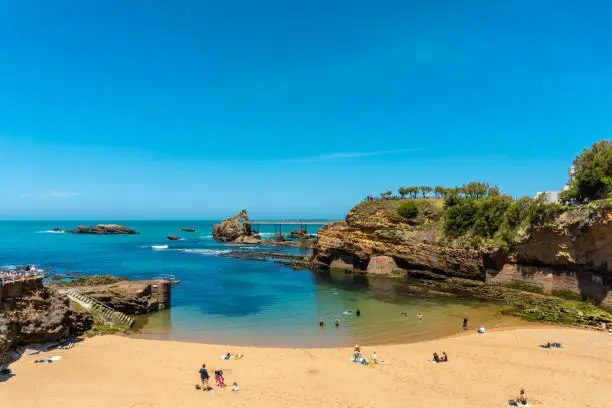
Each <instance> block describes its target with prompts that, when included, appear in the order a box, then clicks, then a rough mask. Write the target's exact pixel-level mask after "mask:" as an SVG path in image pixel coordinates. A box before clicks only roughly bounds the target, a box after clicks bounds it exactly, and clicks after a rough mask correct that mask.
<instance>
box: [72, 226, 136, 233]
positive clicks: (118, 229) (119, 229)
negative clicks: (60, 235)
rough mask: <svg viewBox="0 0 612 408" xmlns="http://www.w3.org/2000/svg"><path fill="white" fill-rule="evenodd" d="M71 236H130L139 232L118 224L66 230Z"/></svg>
mask: <svg viewBox="0 0 612 408" xmlns="http://www.w3.org/2000/svg"><path fill="white" fill-rule="evenodd" d="M65 232H68V233H71V234H96V235H130V234H139V232H138V231H135V230H133V229H130V228H128V227H124V226H123V225H118V224H98V225H94V226H92V227H86V226H84V225H79V226H78V227H77V228H76V229H73V230H66V231H65Z"/></svg>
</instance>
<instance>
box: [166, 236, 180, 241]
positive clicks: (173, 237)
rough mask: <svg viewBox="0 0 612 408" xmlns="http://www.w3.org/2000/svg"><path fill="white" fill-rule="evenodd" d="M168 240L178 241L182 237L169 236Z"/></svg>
mask: <svg viewBox="0 0 612 408" xmlns="http://www.w3.org/2000/svg"><path fill="white" fill-rule="evenodd" d="M166 238H168V240H170V241H178V240H179V239H181V237H177V236H176V235H168V236H167V237H166Z"/></svg>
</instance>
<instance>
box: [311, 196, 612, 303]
mask: <svg viewBox="0 0 612 408" xmlns="http://www.w3.org/2000/svg"><path fill="white" fill-rule="evenodd" d="M605 204H606V203H605V202H604V203H603V204H598V205H597V204H593V205H592V206H587V207H583V208H577V209H573V210H570V211H567V212H564V213H563V214H561V215H560V216H559V217H558V218H557V219H556V220H555V222H554V223H552V224H550V225H546V226H542V227H539V228H536V229H535V230H534V231H533V232H532V233H530V234H527V235H525V236H524V237H523V238H522V239H521V240H520V241H518V242H517V244H516V245H513V246H511V247H507V248H495V247H474V246H472V245H466V243H465V242H461V241H460V240H456V241H448V240H447V239H445V237H444V236H443V234H442V232H441V225H440V223H435V222H430V223H425V224H422V225H413V224H411V223H408V222H405V220H402V219H401V218H399V217H397V216H396V214H395V212H394V211H389V210H388V207H390V205H389V204H388V203H386V202H384V201H382V202H380V203H378V202H367V203H362V204H359V205H357V206H355V207H354V208H353V209H352V210H351V211H350V212H349V213H348V215H347V216H346V219H345V221H344V222H339V223H335V224H331V225H327V226H325V227H323V228H321V229H320V230H319V232H318V236H317V239H316V240H315V242H314V247H313V251H312V254H311V257H310V265H311V267H312V268H313V269H341V270H346V271H350V272H356V273H366V274H382V275H395V276H405V275H406V274H407V273H408V272H409V271H412V272H414V271H417V272H420V273H422V274H425V275H428V276H431V277H434V278H435V279H438V280H444V279H448V278H464V279H471V280H474V281H478V282H484V283H485V284H492V285H502V286H507V287H515V288H521V289H525V290H527V291H529V292H536V293H540V294H542V295H551V296H563V297H569V298H571V299H576V298H583V299H587V298H588V299H591V300H592V301H594V302H596V303H598V304H600V305H602V306H603V307H607V308H612V269H610V268H612V208H609V207H608V206H606V205H605Z"/></svg>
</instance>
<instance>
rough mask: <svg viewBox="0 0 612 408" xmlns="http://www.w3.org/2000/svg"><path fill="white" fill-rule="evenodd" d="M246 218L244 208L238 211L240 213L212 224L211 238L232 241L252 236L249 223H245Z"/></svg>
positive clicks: (247, 217)
mask: <svg viewBox="0 0 612 408" xmlns="http://www.w3.org/2000/svg"><path fill="white" fill-rule="evenodd" d="M248 220H249V216H248V214H247V212H246V210H242V211H240V213H239V214H237V215H235V216H234V217H232V218H228V219H226V220H223V221H221V223H219V224H215V225H213V230H212V235H213V238H214V239H216V240H217V241H223V242H234V241H236V240H240V239H245V237H250V236H252V235H253V234H252V230H251V225H250V224H247V223H246V221H248ZM237 242H240V241H237Z"/></svg>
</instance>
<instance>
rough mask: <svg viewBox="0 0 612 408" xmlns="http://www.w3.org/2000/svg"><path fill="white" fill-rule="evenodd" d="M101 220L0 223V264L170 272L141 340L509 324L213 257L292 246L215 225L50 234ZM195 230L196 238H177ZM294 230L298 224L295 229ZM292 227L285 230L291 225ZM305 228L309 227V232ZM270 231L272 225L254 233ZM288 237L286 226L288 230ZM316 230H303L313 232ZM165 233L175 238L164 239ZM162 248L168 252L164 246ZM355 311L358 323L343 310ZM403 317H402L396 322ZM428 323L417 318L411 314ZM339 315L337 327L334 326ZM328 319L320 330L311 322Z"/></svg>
mask: <svg viewBox="0 0 612 408" xmlns="http://www.w3.org/2000/svg"><path fill="white" fill-rule="evenodd" d="M99 222H110V221H108V220H106V221H87V222H85V221H83V222H79V221H2V222H0V265H20V264H26V263H29V264H35V265H37V266H39V267H42V268H43V269H45V270H48V271H50V272H57V273H66V272H73V273H80V274H84V275H96V274H111V275H118V276H124V277H126V278H130V279H151V278H155V277H159V276H161V275H169V274H171V275H175V277H176V278H177V279H179V280H180V281H181V284H180V285H176V286H174V287H173V290H172V307H171V309H170V310H167V311H163V312H159V313H155V314H151V315H149V316H146V317H145V318H143V319H141V321H140V322H139V323H140V325H141V326H142V328H141V331H140V334H138V335H140V336H148V337H155V338H171V339H180V340H194V341H203V342H210V343H226V344H251V345H264V346H332V345H349V344H354V343H356V342H360V343H364V344H366V343H386V342H400V341H413V340H421V339H425V338H432V337H439V336H443V335H451V334H453V333H457V332H459V331H461V327H460V326H461V320H462V318H463V317H464V316H467V317H469V318H470V321H471V322H472V324H473V325H474V326H475V325H477V324H481V323H486V324H487V326H488V327H491V326H499V325H508V324H513V321H512V320H511V319H509V318H503V317H501V316H500V315H499V311H498V308H497V307H494V306H491V305H485V304H481V303H475V302H466V301H461V302H460V301H458V300H456V299H452V298H445V297H440V298H431V297H423V296H418V295H415V294H413V293H410V291H408V290H407V289H406V286H405V284H403V283H402V282H398V281H396V280H390V279H385V278H365V277H362V276H354V275H346V274H343V273H340V274H325V273H323V274H316V273H312V272H311V271H294V270H292V269H290V268H287V267H285V266H282V265H278V264H275V263H273V262H258V261H248V260H235V259H229V258H223V257H219V256H217V255H218V254H219V253H222V252H224V251H230V250H237V249H238V250H249V251H257V250H264V251H266V250H267V251H269V250H274V251H279V252H289V253H303V254H306V252H305V251H303V250H301V249H298V248H276V247H275V248H270V247H264V246H246V245H229V244H223V243H219V242H215V241H214V240H213V239H212V237H211V230H212V225H213V223H214V222H213V221H198V222H194V221H119V222H118V223H121V224H122V225H126V226H128V227H130V228H133V229H136V230H137V231H139V232H140V235H117V236H112V235H106V236H95V235H75V234H63V233H52V232H51V230H52V229H53V228H74V227H76V226H78V225H79V224H84V225H92V224H96V223H99ZM181 227H194V228H196V232H181V231H180V228H181ZM295 228H297V226H295ZM295 228H292V229H295ZM311 229H312V230H311ZM261 231H262V233H263V234H264V235H266V234H268V235H270V236H271V235H272V234H273V232H274V227H273V226H271V227H267V228H264V227H262V228H261ZM287 231H289V228H287ZM315 231H316V227H311V226H309V232H312V233H314V232H315ZM168 234H173V235H179V236H180V237H182V238H183V239H182V240H180V241H168V240H167V239H166V236H167V235H168ZM166 245H167V248H166V247H165V246H166ZM356 308H359V309H360V310H361V312H362V315H361V317H359V318H357V317H356V316H355V314H352V315H351V314H344V313H343V312H344V311H345V310H354V309H356ZM401 312H406V313H407V314H408V317H405V316H401V315H400V313H401ZM419 312H422V313H423V314H424V315H425V317H424V319H423V320H422V321H418V320H417V319H416V318H415V316H416V314H417V313H419ZM336 318H340V319H341V325H340V328H339V329H336V328H335V327H333V321H334V319H336ZM319 319H324V320H325V322H326V327H325V329H323V330H321V329H320V328H319V325H318V321H319Z"/></svg>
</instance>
